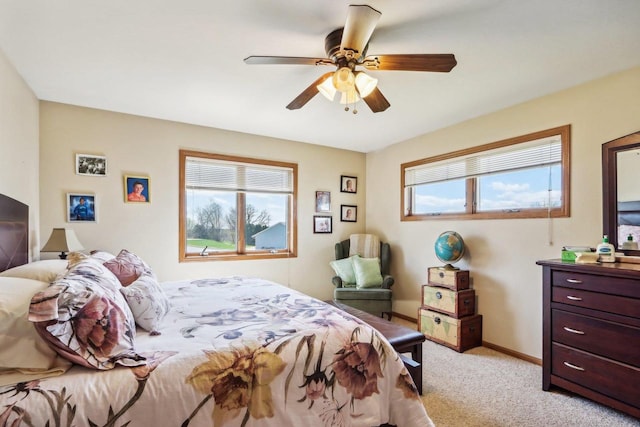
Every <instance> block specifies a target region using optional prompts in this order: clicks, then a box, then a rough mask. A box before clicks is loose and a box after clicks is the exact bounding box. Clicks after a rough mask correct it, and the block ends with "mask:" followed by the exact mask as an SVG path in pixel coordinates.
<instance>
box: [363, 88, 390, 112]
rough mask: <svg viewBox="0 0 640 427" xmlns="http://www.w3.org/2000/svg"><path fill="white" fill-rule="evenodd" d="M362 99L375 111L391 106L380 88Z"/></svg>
mask: <svg viewBox="0 0 640 427" xmlns="http://www.w3.org/2000/svg"><path fill="white" fill-rule="evenodd" d="M362 99H363V101H364V102H365V103H366V104H367V105H368V106H369V108H371V111H373V112H374V113H379V112H381V111H384V110H386V109H387V108H389V107H390V106H391V104H389V101H387V98H385V97H384V95H383V94H382V92H380V89H378V88H375V89H374V90H373V92H371V93H370V94H369V95H367V96H366V97H364V98H362Z"/></svg>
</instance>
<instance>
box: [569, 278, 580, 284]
mask: <svg viewBox="0 0 640 427" xmlns="http://www.w3.org/2000/svg"><path fill="white" fill-rule="evenodd" d="M567 282H569V283H582V280H578V279H567Z"/></svg>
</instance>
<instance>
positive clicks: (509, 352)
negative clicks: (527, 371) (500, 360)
mask: <svg viewBox="0 0 640 427" xmlns="http://www.w3.org/2000/svg"><path fill="white" fill-rule="evenodd" d="M482 346H483V347H487V348H490V349H491V350H495V351H498V352H500V353H504V354H506V355H508V356H512V357H515V358H516V359H520V360H524V361H525V362H529V363H533V364H535V365H539V366H542V359H538V358H537V357H533V356H529V355H528V354H524V353H520V352H519V351H515V350H511V349H508V348H505V347H501V346H499V345H496V344H492V343H490V342H487V341H482Z"/></svg>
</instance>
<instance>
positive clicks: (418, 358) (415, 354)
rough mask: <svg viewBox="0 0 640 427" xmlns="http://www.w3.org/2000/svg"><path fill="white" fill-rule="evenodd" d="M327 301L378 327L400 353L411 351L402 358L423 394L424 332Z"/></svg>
mask: <svg viewBox="0 0 640 427" xmlns="http://www.w3.org/2000/svg"><path fill="white" fill-rule="evenodd" d="M325 302H326V303H327V304H331V305H333V306H334V307H337V308H339V309H341V310H342V311H346V312H347V313H349V314H351V315H352V316H355V317H357V318H358V319H360V320H362V321H363V322H365V323H367V324H368V325H369V326H372V327H373V328H375V329H377V330H378V332H380V333H381V334H382V335H383V336H384V337H385V338H386V339H387V341H389V343H390V344H391V345H392V346H393V348H394V349H395V350H396V351H397V352H398V353H407V352H411V358H409V357H407V356H405V355H404V354H400V358H401V359H402V361H403V362H404V366H405V367H406V368H407V371H409V375H411V378H412V379H413V382H414V383H415V384H416V388H417V389H418V393H420V394H422V343H423V342H424V341H425V339H426V338H425V336H424V334H422V333H421V332H419V331H417V330H414V329H411V328H407V327H406V326H402V325H398V324H396V323H393V322H390V321H388V320H385V319H384V318H382V317H377V316H374V315H373V314H369V313H367V312H365V311H362V310H358V309H357V308H353V307H350V306H348V305H345V304H342V303H339V302H337V301H325Z"/></svg>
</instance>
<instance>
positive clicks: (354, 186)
mask: <svg viewBox="0 0 640 427" xmlns="http://www.w3.org/2000/svg"><path fill="white" fill-rule="evenodd" d="M340 191H341V192H343V193H357V192H358V178H356V177H355V176H347V175H341V176H340Z"/></svg>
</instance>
